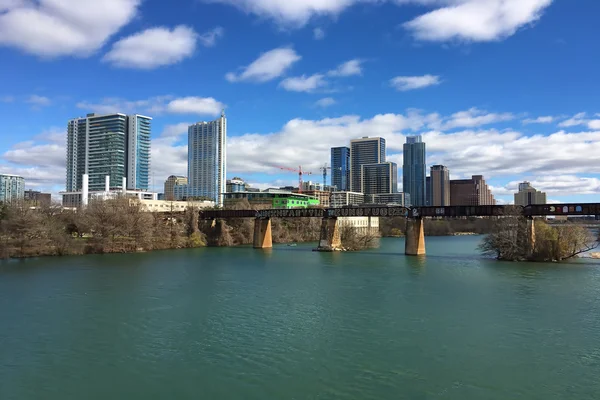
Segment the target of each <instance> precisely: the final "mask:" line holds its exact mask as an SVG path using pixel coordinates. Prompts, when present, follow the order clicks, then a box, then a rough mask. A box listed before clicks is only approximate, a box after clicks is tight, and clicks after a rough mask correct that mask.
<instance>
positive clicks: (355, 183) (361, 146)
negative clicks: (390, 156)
mask: <svg viewBox="0 0 600 400" xmlns="http://www.w3.org/2000/svg"><path fill="white" fill-rule="evenodd" d="M383 162H385V139H384V138H380V137H376V138H369V137H363V138H362V139H355V140H352V141H350V190H351V191H353V192H360V193H364V191H363V188H362V176H361V167H362V165H364V164H380V163H383Z"/></svg>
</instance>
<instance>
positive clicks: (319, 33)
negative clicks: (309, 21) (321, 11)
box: [313, 28, 325, 40]
mask: <svg viewBox="0 0 600 400" xmlns="http://www.w3.org/2000/svg"><path fill="white" fill-rule="evenodd" d="M313 37H314V38H315V40H323V39H325V31H324V30H323V29H322V28H315V29H313Z"/></svg>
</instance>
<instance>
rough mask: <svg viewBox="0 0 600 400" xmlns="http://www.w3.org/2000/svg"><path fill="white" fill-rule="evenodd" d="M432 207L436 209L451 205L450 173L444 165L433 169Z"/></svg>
mask: <svg viewBox="0 0 600 400" xmlns="http://www.w3.org/2000/svg"><path fill="white" fill-rule="evenodd" d="M431 205H432V206H434V207H445V206H449V205H450V171H449V170H448V167H445V166H443V165H434V166H433V167H431Z"/></svg>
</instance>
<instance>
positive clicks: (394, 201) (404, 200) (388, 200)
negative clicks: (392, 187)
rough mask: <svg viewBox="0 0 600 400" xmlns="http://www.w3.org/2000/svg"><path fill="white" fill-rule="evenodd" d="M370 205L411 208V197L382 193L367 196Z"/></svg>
mask: <svg viewBox="0 0 600 400" xmlns="http://www.w3.org/2000/svg"><path fill="white" fill-rule="evenodd" d="M367 201H368V202H369V203H370V204H386V205H397V206H402V207H409V206H410V195H409V194H408V193H402V192H399V193H381V194H373V195H369V196H367Z"/></svg>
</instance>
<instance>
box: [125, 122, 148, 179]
mask: <svg viewBox="0 0 600 400" xmlns="http://www.w3.org/2000/svg"><path fill="white" fill-rule="evenodd" d="M127 120H128V123H129V127H128V130H127V164H128V165H127V188H128V189H131V190H135V189H140V190H148V189H149V188H150V136H151V134H152V126H151V122H152V118H149V117H144V116H141V115H137V114H136V115H130V116H128V117H127Z"/></svg>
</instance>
